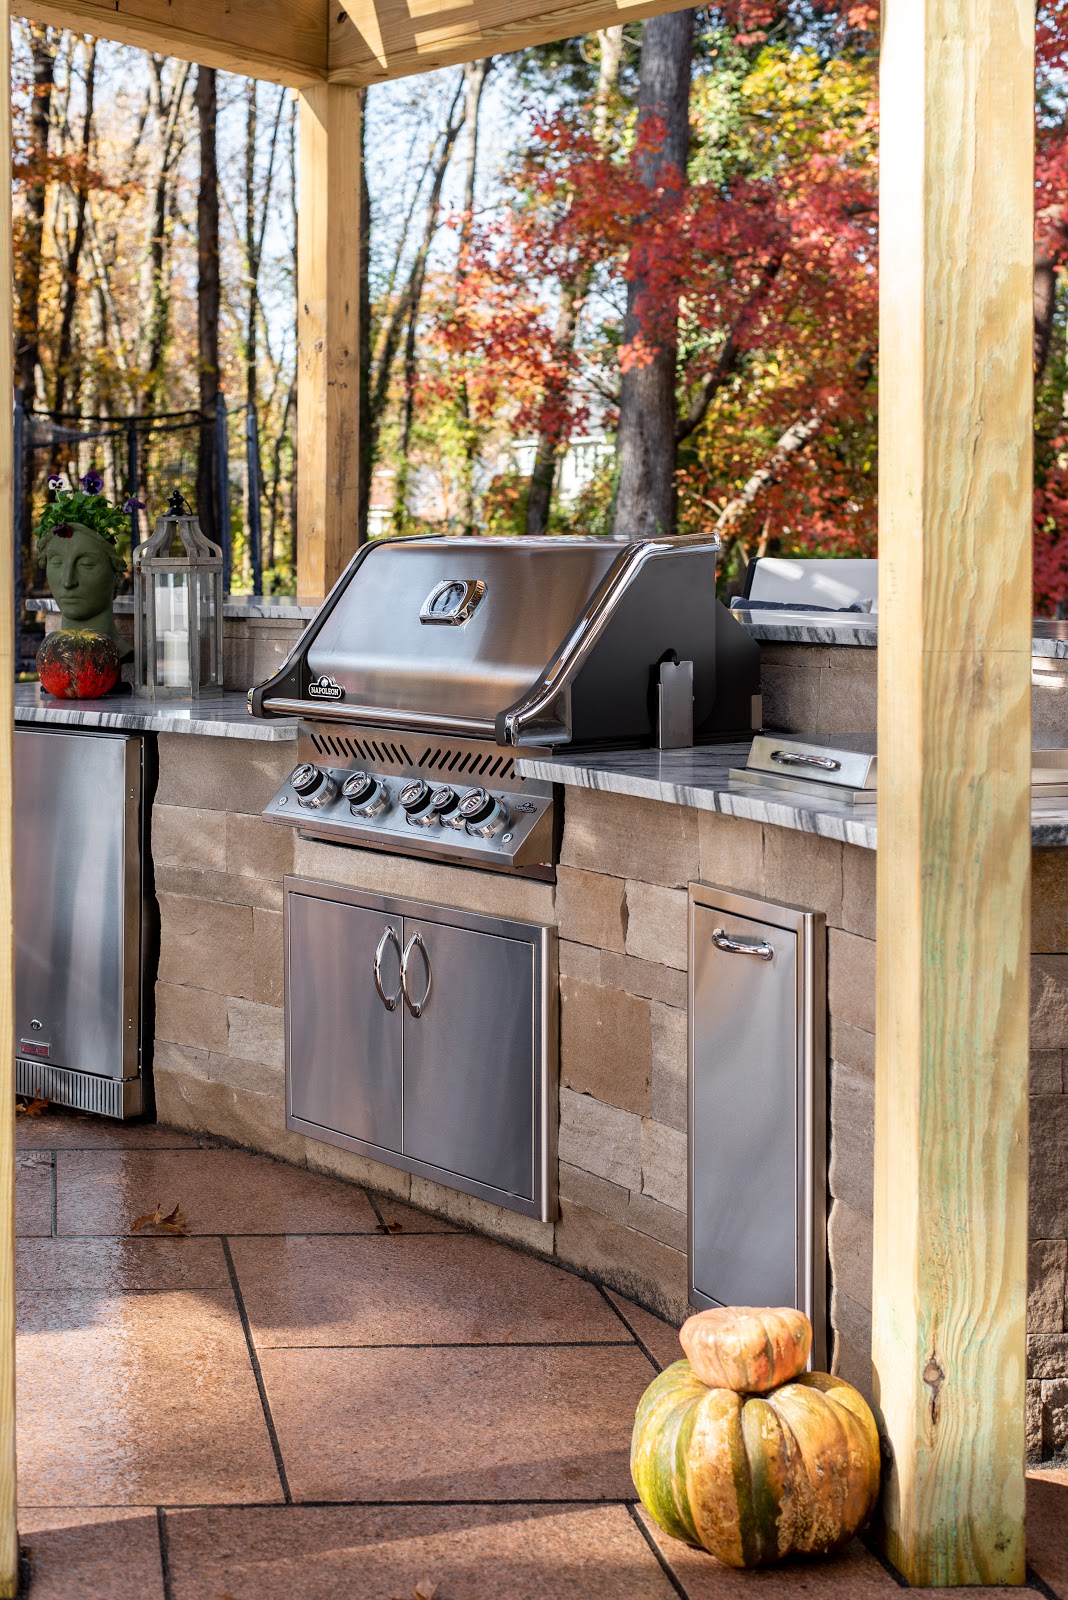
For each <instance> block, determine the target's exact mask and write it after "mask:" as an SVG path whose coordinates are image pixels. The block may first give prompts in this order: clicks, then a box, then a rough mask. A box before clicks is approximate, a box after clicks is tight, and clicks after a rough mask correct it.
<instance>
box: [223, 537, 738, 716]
mask: <svg viewBox="0 0 1068 1600" xmlns="http://www.w3.org/2000/svg"><path fill="white" fill-rule="evenodd" d="M717 550H718V546H717V544H716V543H715V541H705V542H700V543H699V542H696V541H693V540H669V539H658V540H644V541H641V542H637V543H621V542H617V541H615V540H607V539H579V538H545V539H484V538H458V539H444V538H429V539H426V538H419V539H399V540H381V541H376V542H375V543H373V544H369V545H365V546H364V547H363V548H362V549H361V550H360V551H359V552H358V553H357V555H356V556H355V558H354V559H353V561H352V562H351V563H350V565H349V567H348V568H347V570H346V571H345V573H344V574H343V575H342V577H341V578H340V580H339V581H338V583H337V585H336V586H335V588H334V589H333V590H332V592H331V593H330V595H329V596H328V597H327V599H326V600H325V601H324V603H323V605H322V607H321V609H320V610H319V612H318V614H317V615H316V616H315V617H314V618H313V619H312V621H311V622H310V623H309V625H308V628H307V629H306V631H305V633H304V635H303V636H302V638H301V640H300V642H299V644H298V645H297V647H296V649H295V650H294V652H293V653H292V655H291V656H290V657H289V660H288V661H287V662H286V664H285V665H284V667H283V668H282V669H281V670H280V671H279V672H278V673H277V674H276V676H275V677H274V678H272V679H271V680H270V681H269V682H268V683H266V684H264V685H262V686H261V687H259V688H257V689H254V690H253V691H252V695H251V708H252V711H253V714H254V715H256V716H261V717H270V716H293V715H294V714H297V715H301V716H303V717H306V718H314V719H316V720H321V721H334V722H336V721H341V722H352V723H359V724H361V725H363V726H369V727H388V728H397V729H401V728H410V729H417V730H424V731H428V732H436V733H439V734H441V733H451V734H453V735H455V736H457V737H473V738H492V739H495V740H497V742H499V743H501V744H512V745H558V744H566V743H590V742H605V741H609V742H620V741H625V742H648V741H649V740H650V738H651V736H652V732H653V725H654V716H655V710H654V706H655V689H654V683H655V679H656V676H657V673H658V669H659V664H660V663H662V662H664V661H671V660H688V661H692V662H693V664H694V727H695V733H696V734H697V735H698V736H699V737H711V736H714V735H716V734H718V733H720V732H722V733H727V732H734V731H739V730H745V729H748V728H749V727H750V726H751V696H753V695H755V694H756V693H757V692H758V689H759V650H758V647H757V646H756V645H755V644H754V643H753V642H752V641H751V640H750V639H749V636H748V635H747V634H746V632H745V630H744V629H743V628H742V627H741V626H740V624H738V623H737V622H735V620H734V619H733V618H732V617H731V616H730V614H729V613H728V612H727V610H726V608H725V607H723V606H722V605H721V604H720V603H719V602H718V601H717V599H716V591H715V580H716V555H717Z"/></svg>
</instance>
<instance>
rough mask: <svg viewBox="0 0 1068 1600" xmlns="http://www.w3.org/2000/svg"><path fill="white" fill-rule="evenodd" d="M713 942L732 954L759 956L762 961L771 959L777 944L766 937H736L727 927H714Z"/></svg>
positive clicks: (719, 948)
mask: <svg viewBox="0 0 1068 1600" xmlns="http://www.w3.org/2000/svg"><path fill="white" fill-rule="evenodd" d="M712 943H713V944H714V945H715V947H716V949H717V950H726V952H727V954H728V955H732V956H759V957H760V959H761V961H770V960H771V959H772V957H773V956H774V954H775V946H774V945H771V944H768V942H767V940H766V939H735V938H732V936H731V935H730V934H729V933H728V932H727V931H726V929H725V928H713V929H712Z"/></svg>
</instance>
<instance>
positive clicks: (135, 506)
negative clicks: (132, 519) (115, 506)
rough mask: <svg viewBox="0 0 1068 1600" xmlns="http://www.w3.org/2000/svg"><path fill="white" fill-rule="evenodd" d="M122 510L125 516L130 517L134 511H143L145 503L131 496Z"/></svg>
mask: <svg viewBox="0 0 1068 1600" xmlns="http://www.w3.org/2000/svg"><path fill="white" fill-rule="evenodd" d="M122 509H123V511H125V513H126V515H127V516H131V515H132V514H133V512H135V511H143V510H144V509H145V502H144V501H143V500H138V499H137V498H136V496H135V495H131V496H130V498H129V500H127V502H126V504H125V505H124V506H123V508H122Z"/></svg>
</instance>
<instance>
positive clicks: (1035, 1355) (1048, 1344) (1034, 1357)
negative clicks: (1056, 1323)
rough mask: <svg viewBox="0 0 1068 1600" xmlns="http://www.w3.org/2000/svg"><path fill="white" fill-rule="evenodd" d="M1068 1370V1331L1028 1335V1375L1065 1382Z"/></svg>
mask: <svg viewBox="0 0 1068 1600" xmlns="http://www.w3.org/2000/svg"><path fill="white" fill-rule="evenodd" d="M1066 1372H1068V1333H1029V1334H1028V1335H1027V1376H1028V1377H1029V1378H1047V1379H1053V1380H1054V1381H1056V1382H1058V1383H1063V1382H1064V1374H1065V1373H1066Z"/></svg>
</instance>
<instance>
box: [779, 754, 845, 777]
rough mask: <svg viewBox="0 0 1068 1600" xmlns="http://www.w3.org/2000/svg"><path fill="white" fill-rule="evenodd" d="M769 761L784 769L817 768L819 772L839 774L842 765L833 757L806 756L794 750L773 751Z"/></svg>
mask: <svg viewBox="0 0 1068 1600" xmlns="http://www.w3.org/2000/svg"><path fill="white" fill-rule="evenodd" d="M771 759H772V760H773V761H778V762H779V763H780V764H781V765H782V766H784V767H818V768H819V769H820V771H821V772H841V770H842V763H841V762H840V761H835V759H834V757H833V756H806V755H801V754H800V753H799V752H798V751H796V750H773V751H772V752H771Z"/></svg>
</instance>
